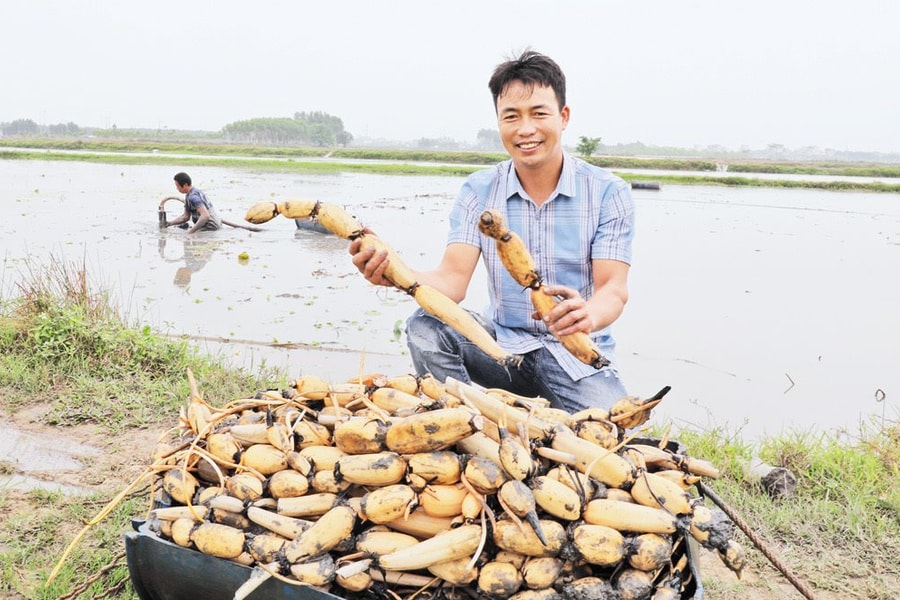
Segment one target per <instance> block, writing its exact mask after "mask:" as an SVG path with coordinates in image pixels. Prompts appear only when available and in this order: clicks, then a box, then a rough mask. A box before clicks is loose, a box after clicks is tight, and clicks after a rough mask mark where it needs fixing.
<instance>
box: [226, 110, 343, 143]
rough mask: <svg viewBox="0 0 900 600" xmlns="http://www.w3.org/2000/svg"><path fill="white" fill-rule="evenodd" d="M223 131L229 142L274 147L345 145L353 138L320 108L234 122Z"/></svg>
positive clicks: (337, 118)
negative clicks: (319, 109)
mask: <svg viewBox="0 0 900 600" xmlns="http://www.w3.org/2000/svg"><path fill="white" fill-rule="evenodd" d="M222 134H223V135H224V136H225V139H226V140H228V141H230V142H241V143H247V144H267V145H274V146H295V145H312V146H323V147H324V146H347V145H348V144H350V142H352V141H353V134H351V133H350V132H349V131H347V130H346V129H344V122H343V121H342V120H341V119H340V118H339V117H335V116H333V115H329V114H328V113H324V112H320V111H316V112H297V113H294V116H293V118H288V117H280V118H279V117H274V118H272V117H261V118H255V119H246V120H244V121H235V122H233V123H229V124H228V125H226V126H225V127H223V128H222Z"/></svg>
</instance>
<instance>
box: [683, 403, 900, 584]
mask: <svg viewBox="0 0 900 600" xmlns="http://www.w3.org/2000/svg"><path fill="white" fill-rule="evenodd" d="M679 441H680V442H681V443H683V444H684V445H685V446H686V447H687V448H689V452H690V454H692V455H694V456H701V457H704V458H707V459H709V460H712V461H713V463H714V464H716V465H717V466H719V467H720V468H721V469H722V471H723V473H722V477H721V478H720V479H718V480H715V481H711V482H707V484H708V485H709V486H710V487H711V488H712V489H713V490H714V491H715V492H716V493H717V494H718V495H719V496H720V497H721V498H722V499H723V500H724V501H725V502H726V503H727V504H728V505H729V506H730V507H732V508H733V509H734V510H735V511H736V512H737V514H738V515H740V516H741V517H742V518H743V519H744V521H746V522H747V524H748V525H749V527H750V529H751V531H752V532H753V533H754V534H756V535H758V536H759V537H760V538H761V539H762V540H764V543H766V544H767V545H768V546H769V547H770V548H771V549H772V550H774V551H775V553H776V555H780V556H781V558H782V560H783V561H784V562H785V563H786V564H787V565H788V567H789V568H790V569H791V570H792V571H793V572H794V573H795V574H796V575H797V576H798V577H800V579H801V580H803V581H805V582H807V584H808V585H811V586H813V587H814V588H816V589H819V590H823V591H828V592H830V593H834V594H842V593H843V594H846V595H844V596H840V595H838V596H834V597H848V598H850V597H853V598H856V597H859V598H872V599H883V600H887V599H888V598H896V597H898V594H900V587H898V586H900V566H898V565H897V562H896V560H895V557H897V556H900V484H898V481H900V461H898V458H900V422H898V421H891V420H887V419H882V420H879V421H877V422H873V423H872V424H870V425H867V426H865V427H863V428H862V429H861V430H860V431H859V432H857V433H855V434H854V435H852V436H850V435H849V434H848V433H847V432H832V433H818V434H811V433H787V434H785V435H783V436H780V437H776V438H767V439H764V440H761V441H760V442H759V443H757V444H753V445H751V444H747V443H745V442H743V441H741V440H740V438H739V437H735V436H729V435H726V433H725V432H723V431H720V430H711V431H701V432H698V431H685V432H682V433H680V434H679ZM753 456H759V457H760V458H762V460H764V461H765V462H766V463H767V464H770V465H773V466H781V467H785V468H788V469H790V470H791V472H792V473H794V474H795V475H796V476H797V480H798V482H797V488H796V491H795V493H794V495H793V496H792V497H790V498H787V499H782V500H775V499H772V498H770V497H769V496H768V495H766V494H765V493H764V492H762V490H761V489H760V488H758V487H756V486H754V485H750V484H747V483H746V482H745V481H744V471H743V465H744V463H746V462H747V461H749V460H750V459H751V458H752V457H753ZM705 502H706V504H707V505H709V506H713V503H712V502H711V501H710V500H708V499H707V500H706V501H705ZM741 537H743V536H741ZM742 543H743V544H744V546H745V548H747V550H748V553H749V555H750V558H751V567H750V569H752V570H754V571H763V570H765V569H767V568H769V569H771V565H770V564H769V563H768V560H767V559H766V558H765V557H764V555H763V554H762V553H760V552H759V551H758V550H756V548H755V547H754V546H753V544H752V542H751V541H750V540H749V539H747V538H744V539H743V541H742ZM779 576H780V575H779ZM711 583H713V582H711ZM733 583H734V582H728V581H724V582H722V581H718V582H714V583H713V584H714V585H715V586H717V587H723V588H728V587H729V584H733Z"/></svg>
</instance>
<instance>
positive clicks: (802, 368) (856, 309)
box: [0, 161, 900, 436]
mask: <svg viewBox="0 0 900 600" xmlns="http://www.w3.org/2000/svg"><path fill="white" fill-rule="evenodd" d="M177 170H178V169H176V168H171V167H155V166H116V165H93V164H87V163H71V164H69V163H53V162H41V161H0V206H2V208H3V214H4V219H3V224H2V230H3V234H2V241H0V260H2V263H0V285H2V288H0V289H2V293H3V296H4V297H9V296H10V295H11V294H12V293H14V292H13V288H14V285H13V283H14V282H15V281H17V280H18V278H19V277H20V273H21V272H22V271H23V270H27V268H28V267H27V265H28V264H29V263H28V259H29V258H30V259H31V260H32V261H48V260H51V259H56V260H59V259H64V260H67V261H74V262H76V263H79V264H81V263H82V262H83V263H85V264H86V265H87V267H88V270H89V272H90V273H91V274H92V275H93V277H94V279H95V280H96V281H98V282H99V283H100V284H102V285H103V286H104V287H108V288H109V289H111V290H112V291H113V293H114V295H115V296H116V298H117V299H118V301H119V302H120V303H121V305H122V307H123V310H124V312H125V313H126V315H127V317H128V319H129V320H131V321H134V322H136V323H140V324H145V325H149V326H151V327H152V328H153V329H154V330H155V331H157V332H159V333H162V334H170V335H181V334H184V335H189V336H192V337H193V338H195V339H196V340H197V343H198V344H200V347H201V348H202V349H203V350H204V351H207V352H210V353H213V354H215V355H217V356H220V357H223V358H226V359H227V360H229V361H231V362H233V363H234V364H238V365H243V366H246V367H248V368H257V367H259V366H261V365H263V364H265V365H272V366H277V367H285V368H287V369H288V370H289V372H290V373H292V374H301V373H304V372H309V373H317V374H321V375H323V376H326V377H328V378H331V379H334V380H339V379H344V378H346V377H349V376H351V375H353V374H355V373H357V372H358V371H359V370H360V369H361V368H362V369H364V370H367V371H368V370H381V371H385V372H387V373H392V374H393V373H403V372H408V371H409V370H410V369H411V367H410V365H409V361H408V358H407V356H406V348H405V341H404V338H403V336H402V333H401V324H402V320H403V319H404V318H405V317H406V315H407V314H408V313H409V312H410V311H411V310H412V309H413V307H414V303H413V301H412V300H411V299H409V298H407V297H405V296H403V295H402V294H400V293H399V292H395V291H391V290H383V289H374V288H372V287H371V286H369V285H368V284H367V283H366V282H365V281H364V280H363V279H362V277H360V276H359V274H358V273H357V272H356V270H355V269H354V268H353V265H352V264H351V263H350V259H349V255H348V254H347V252H346V243H345V242H344V241H342V240H339V239H336V238H334V237H331V236H324V235H321V234H318V233H314V232H309V231H299V230H297V228H296V226H295V224H294V222H293V221H290V220H287V219H284V218H280V217H279V218H278V219H276V220H274V221H271V222H270V223H268V224H266V225H264V226H263V227H264V229H265V231H263V232H258V233H253V232H248V231H245V230H241V229H233V228H229V227H226V228H224V229H223V230H221V231H218V232H213V233H205V234H200V235H195V236H187V235H186V234H185V233H184V232H183V231H182V230H177V229H169V230H166V231H163V232H160V231H159V230H158V228H157V215H156V206H157V203H158V202H159V200H160V199H162V198H163V197H165V196H171V195H175V189H174V185H173V183H172V175H173V174H174V172H175V171H177ZM189 172H190V173H191V175H192V176H193V177H194V180H195V183H196V184H197V185H198V187H200V188H201V189H204V190H205V191H206V192H207V193H208V195H209V196H210V198H211V199H212V200H213V202H214V204H215V205H216V207H217V208H218V210H219V212H220V213H221V214H222V216H223V218H225V219H226V220H231V221H240V220H241V219H242V216H243V214H244V212H245V210H246V209H247V208H248V207H249V206H250V205H252V204H253V203H255V202H256V201H259V200H267V199H272V200H283V199H288V198H316V199H319V200H322V201H325V202H333V203H337V204H341V205H343V206H345V207H346V208H347V209H348V210H349V211H350V212H351V213H353V214H355V215H356V216H357V217H358V218H359V219H360V220H361V221H363V223H365V224H366V225H368V226H369V227H371V228H372V229H374V230H375V231H376V232H378V233H379V234H381V235H382V237H384V238H385V239H386V240H387V241H389V242H390V243H391V244H392V245H393V246H394V247H395V248H396V249H397V250H398V251H399V252H400V253H401V254H402V255H403V256H404V257H405V259H406V260H407V262H409V263H410V264H412V265H413V266H416V267H427V266H431V265H433V264H434V263H435V262H436V261H437V259H438V257H439V255H440V252H441V250H442V246H443V242H444V238H445V235H446V228H447V220H446V213H447V210H448V207H449V205H450V203H451V202H452V200H453V197H454V195H455V193H456V191H457V189H458V187H459V185H460V183H461V181H462V180H461V179H460V178H455V177H444V178H435V177H396V176H379V175H360V174H354V175H349V174H347V175H297V174H271V173H255V172H253V171H249V170H240V169H222V168H194V169H191V170H189ZM634 195H635V198H636V201H637V204H638V226H639V230H638V238H637V240H636V245H635V263H634V267H633V269H632V274H631V279H630V287H631V300H630V302H629V305H628V307H627V309H626V313H625V315H624V316H623V317H622V319H620V321H619V323H618V324H617V325H616V329H615V331H616V335H617V337H618V340H619V350H618V357H619V362H620V366H621V370H622V372H623V375H624V377H625V379H626V383H627V384H628V386H629V388H630V391H631V392H632V393H634V394H637V395H649V394H652V393H653V392H655V391H656V390H657V389H658V388H660V387H662V386H664V385H671V386H672V388H673V389H672V391H671V393H670V394H669V396H668V397H667V399H666V401H665V402H663V404H662V405H660V408H659V409H657V411H656V412H655V414H656V415H657V420H658V421H660V422H664V421H663V420H664V419H665V420H669V419H671V420H673V421H674V422H675V423H676V425H677V426H697V427H725V428H728V429H738V428H739V429H741V430H742V432H743V433H744V434H747V435H751V436H752V435H757V434H760V433H763V432H767V433H777V432H779V431H782V430H783V429H789V430H801V431H820V430H832V429H835V428H838V427H848V428H849V429H851V430H852V431H856V429H857V427H858V424H859V423H860V422H861V421H865V420H868V419H869V418H871V417H872V416H880V415H882V414H885V415H886V416H887V417H888V418H896V416H897V414H898V411H900V400H898V397H900V369H897V368H896V365H897V364H898V359H900V351H898V348H897V342H896V333H897V329H898V325H897V316H896V312H897V307H898V306H900V290H898V288H897V286H896V285H895V284H894V283H893V278H894V277H895V276H896V273H898V272H900V197H898V196H897V195H893V194H884V195H879V194H865V193H833V192H821V191H807V190H774V189H728V188H718V187H693V186H674V185H667V186H663V189H662V190H660V191H640V190H636V191H635V192H634ZM173 204H174V203H170V204H169V211H170V218H173V217H174V215H175V208H174V207H173ZM244 252H246V253H247V254H248V255H249V259H248V260H246V261H241V260H240V259H239V255H240V254H241V253H244ZM476 277H477V280H478V281H477V282H476V283H478V282H481V281H483V274H481V273H478V274H477V276H476ZM478 288H479V286H477V285H476V286H475V290H477V291H473V294H472V295H471V296H470V298H468V299H467V301H466V304H467V305H469V306H471V307H474V308H480V307H481V306H483V305H484V303H485V302H486V298H485V296H484V294H483V292H481V291H480V290H478Z"/></svg>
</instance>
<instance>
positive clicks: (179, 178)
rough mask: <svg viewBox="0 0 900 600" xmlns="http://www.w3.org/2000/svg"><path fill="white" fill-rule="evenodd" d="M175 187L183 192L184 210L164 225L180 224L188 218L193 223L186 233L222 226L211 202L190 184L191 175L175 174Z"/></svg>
mask: <svg viewBox="0 0 900 600" xmlns="http://www.w3.org/2000/svg"><path fill="white" fill-rule="evenodd" d="M175 189H177V190H178V191H179V192H181V193H182V194H184V195H185V196H184V212H183V213H182V214H181V216H180V217H177V218H175V219H174V220H172V221H168V222H167V223H166V227H172V226H173V225H176V226H177V225H181V224H182V223H187V222H188V221H189V220H190V221H192V222H193V223H194V225H193V227H191V228H190V229H188V233H196V232H198V231H215V230H217V229H219V228H220V227H222V219H221V218H220V217H219V213H217V212H216V209H215V208H213V205H212V202H210V201H209V198H207V197H206V194H204V193H203V192H202V191H201V190H200V189H198V188H195V187H194V186H193V185H192V184H191V176H190V175H188V174H187V173H177V174H176V175H175Z"/></svg>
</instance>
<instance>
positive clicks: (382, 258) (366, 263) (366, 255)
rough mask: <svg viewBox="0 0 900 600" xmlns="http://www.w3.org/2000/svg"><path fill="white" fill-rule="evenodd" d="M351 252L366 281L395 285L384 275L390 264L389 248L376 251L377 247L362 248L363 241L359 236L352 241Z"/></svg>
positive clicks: (374, 283)
mask: <svg viewBox="0 0 900 600" xmlns="http://www.w3.org/2000/svg"><path fill="white" fill-rule="evenodd" d="M349 252H350V255H351V256H352V257H353V265H354V266H355V267H356V268H357V270H358V271H359V272H360V273H362V274H363V277H365V278H366V281H368V282H369V283H371V284H373V285H383V286H387V287H393V285H394V284H392V283H391V282H390V281H388V280H387V279H385V277H384V273H385V270H386V269H387V267H388V264H390V261H389V260H388V253H387V250H381V251H378V252H376V251H375V248H366V249H362V241H361V240H360V239H359V238H357V239H355V240H353V241H352V242H350V249H349Z"/></svg>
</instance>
